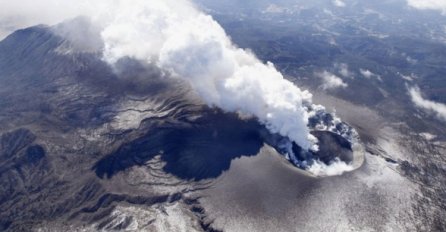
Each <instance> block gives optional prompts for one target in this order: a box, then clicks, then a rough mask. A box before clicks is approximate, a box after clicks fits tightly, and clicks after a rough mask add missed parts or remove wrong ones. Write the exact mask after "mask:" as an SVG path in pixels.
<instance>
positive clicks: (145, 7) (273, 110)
mask: <svg viewBox="0 0 446 232" xmlns="http://www.w3.org/2000/svg"><path fill="white" fill-rule="evenodd" d="M0 1H3V0H0ZM27 2H29V1H15V2H8V3H7V4H6V3H5V4H3V2H2V6H5V7H2V8H4V9H3V10H5V11H7V12H13V13H12V14H14V12H15V16H14V17H15V18H16V19H17V20H18V21H20V17H23V18H25V19H26V20H24V21H32V20H36V21H35V22H33V23H34V24H38V23H40V22H39V21H38V19H39V17H38V16H39V15H40V14H45V15H47V16H46V17H45V18H43V19H46V20H44V22H43V23H57V22H56V21H57V20H61V17H62V15H64V14H63V13H62V12H63V11H64V10H66V11H67V12H66V15H67V17H69V18H71V17H73V16H76V15H84V16H87V17H89V18H90V19H91V21H92V22H93V23H94V24H95V25H96V26H97V27H98V28H100V30H101V32H100V34H101V37H102V40H103V43H104V53H103V54H104V59H105V60H106V61H108V62H109V63H111V64H113V63H115V62H116V61H118V60H119V59H120V58H124V57H131V58H135V59H138V60H142V61H145V62H147V63H150V64H154V65H157V66H158V67H159V68H161V69H162V70H164V71H166V72H169V73H170V74H171V75H173V76H176V77H178V78H183V79H185V80H187V81H188V82H189V83H190V84H191V86H192V87H193V89H194V90H195V91H196V92H197V93H198V94H199V95H200V96H201V97H202V98H203V100H204V101H205V102H206V103H207V104H209V105H211V106H217V107H219V108H222V109H223V110H226V111H231V112H239V113H241V114H244V115H252V116H255V117H257V118H258V120H259V121H260V122H261V123H263V124H264V125H265V126H266V127H267V128H268V129H269V130H270V131H271V132H272V133H278V134H280V135H282V136H285V137H288V138H289V139H290V140H292V141H294V142H296V143H297V144H299V145H300V146H301V147H302V148H304V149H317V145H316V142H317V141H316V139H315V137H313V136H312V135H311V134H310V129H309V128H308V119H309V117H310V114H312V113H311V110H310V109H309V108H312V107H311V105H312V103H311V97H312V96H311V94H310V93H309V92H307V91H302V90H300V89H299V88H298V87H296V86H295V85H293V84H292V83H291V82H290V81H288V80H286V79H284V77H283V76H282V74H281V73H280V72H278V71H277V70H276V69H275V67H274V65H273V64H271V63H266V64H264V63H262V62H261V61H259V60H258V59H257V58H256V57H255V55H253V54H252V53H250V52H249V51H247V50H243V49H240V48H238V47H236V46H235V45H234V44H232V42H231V40H230V39H229V38H228V36H227V35H226V33H225V31H224V30H223V29H222V27H221V26H220V25H219V24H218V23H217V22H216V21H214V20H213V19H212V17H211V16H209V15H206V14H204V13H202V12H200V11H199V10H197V9H196V8H195V7H194V5H193V4H192V3H191V2H189V1H187V0H164V1H145V0H133V1H124V0H110V1H109V0H98V1H94V2H87V1H68V0H65V1H52V0H47V1H39V4H40V6H42V5H45V7H44V8H45V10H44V11H43V12H36V11H32V10H31V11H26V12H25V13H24V14H20V12H17V11H18V10H17V9H20V7H22V5H25V4H27ZM32 4H36V3H32ZM5 8H6V9H5ZM48 15H50V16H51V15H54V17H50V16H48ZM47 19H48V20H47ZM52 19H54V20H55V22H50V21H51V20H52ZM0 25H1V24H0Z"/></svg>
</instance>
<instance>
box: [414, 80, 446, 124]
mask: <svg viewBox="0 0 446 232" xmlns="http://www.w3.org/2000/svg"><path fill="white" fill-rule="evenodd" d="M409 95H410V97H411V99H412V102H413V103H414V104H415V106H417V107H418V108H420V109H423V110H425V111H427V112H432V113H434V114H435V115H436V116H437V117H438V118H439V119H442V120H444V121H446V105H445V104H442V103H439V102H434V101H430V100H427V99H424V98H423V96H422V95H421V91H420V88H419V87H418V86H415V87H411V88H409Z"/></svg>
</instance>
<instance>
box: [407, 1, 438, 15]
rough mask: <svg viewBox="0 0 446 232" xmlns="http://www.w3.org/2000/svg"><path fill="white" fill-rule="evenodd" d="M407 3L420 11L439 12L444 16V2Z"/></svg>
mask: <svg viewBox="0 0 446 232" xmlns="http://www.w3.org/2000/svg"><path fill="white" fill-rule="evenodd" d="M407 3H408V4H409V6H411V7H414V8H417V9H420V10H440V11H441V12H442V13H443V14H446V1H444V0H407Z"/></svg>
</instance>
